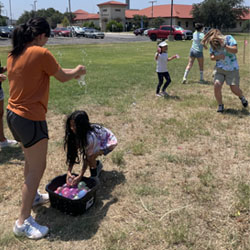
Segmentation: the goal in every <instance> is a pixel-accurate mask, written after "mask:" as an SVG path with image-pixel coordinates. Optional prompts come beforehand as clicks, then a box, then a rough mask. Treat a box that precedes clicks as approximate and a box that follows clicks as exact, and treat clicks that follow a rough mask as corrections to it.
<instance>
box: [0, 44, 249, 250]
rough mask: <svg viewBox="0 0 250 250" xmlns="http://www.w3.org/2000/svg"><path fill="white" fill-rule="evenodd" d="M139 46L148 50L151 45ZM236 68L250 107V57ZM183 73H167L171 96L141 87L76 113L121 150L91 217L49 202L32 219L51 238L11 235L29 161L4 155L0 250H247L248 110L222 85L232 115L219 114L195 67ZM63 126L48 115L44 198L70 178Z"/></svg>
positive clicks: (108, 165) (59, 117) (111, 160)
mask: <svg viewBox="0 0 250 250" xmlns="http://www.w3.org/2000/svg"><path fill="white" fill-rule="evenodd" d="M120 46H121V45H120ZM136 46H138V50H142V49H143V46H152V45H145V44H142V45H140V44H137V45H136ZM152 51H153V49H152ZM152 51H151V54H152V53H153V52H152ZM240 51H241V50H240ZM240 53H241V52H240ZM248 55H249V54H248ZM206 59H207V64H206V79H207V80H211V74H212V64H211V63H210V62H209V61H208V58H206ZM239 62H240V66H241V68H242V71H243V73H242V75H241V82H242V84H241V87H242V89H243V90H244V92H245V94H246V96H247V97H248V99H250V96H249V93H250V80H249V79H250V78H249V57H248V61H247V64H246V65H242V61H241V54H240V56H239ZM186 63H187V60H186V61H185V63H183V66H184V64H186ZM180 69H181V70H180V71H181V73H180V76H178V74H177V73H176V72H174V68H173V69H172V71H170V73H171V72H172V73H171V76H172V78H173V83H172V85H171V86H170V89H169V92H170V95H171V97H170V98H166V99H164V98H162V99H161V98H160V99H159V98H156V97H155V96H154V92H155V86H154V85H153V86H152V87H151V89H148V88H146V90H145V91H144V90H143V89H142V88H141V85H140V86H139V87H138V88H137V87H136V86H134V87H133V93H132V94H131V92H130V91H128V92H127V93H124V96H126V95H128V96H127V97H126V98H124V99H122V98H121V99H117V100H118V101H117V102H116V103H115V104H114V105H111V104H110V102H108V105H104V104H103V103H100V104H98V103H96V102H89V103H88V104H87V105H86V103H85V102H84V101H83V102H81V101H79V103H78V104H77V105H76V106H75V107H76V108H79V109H85V110H86V111H87V112H88V113H89V115H90V120H91V121H95V122H101V123H103V124H104V125H105V126H107V127H108V128H110V129H111V130H113V131H114V133H115V134H116V135H117V137H118V140H119V145H118V147H117V148H116V149H115V151H114V152H112V153H111V154H110V155H108V156H107V157H105V158H104V157H103V158H101V160H102V161H103V164H104V171H103V173H102V176H101V184H102V187H101V188H100V189H99V190H98V192H97V201H96V203H95V205H94V207H92V208H91V209H90V210H89V211H88V212H87V213H85V214H84V215H82V216H78V217H72V216H69V215H64V214H62V213H60V212H59V211H57V210H55V209H53V208H51V207H50V206H49V204H47V205H46V206H42V207H40V208H38V209H37V210H36V211H33V214H34V216H35V218H36V219H37V221H38V222H40V223H42V224H44V225H48V226H49V227H50V235H49V237H47V238H45V239H42V240H39V241H36V242H34V241H30V240H27V239H19V238H15V237H14V236H13V233H12V226H13V223H14V221H15V220H16V218H17V213H18V210H19V207H20V202H21V197H20V189H21V186H22V181H23V177H22V170H23V155H22V153H21V151H20V148H18V147H17V148H11V149H4V150H2V151H1V152H0V154H1V158H0V163H1V170H2V175H1V177H0V183H1V184H0V215H1V226H0V248H1V249H8V250H9V249H13V250H14V249H15V250H16V249H42V250H43V249H98V250H99V249H103V250H125V249H126V250H132V249H133V250H134V249H137V250H145V249H149V250H150V249H161V250H164V249H178V250H182V249H183V250H184V249H197V250H201V249H211V250H215V249H216V250H220V249H221V250H224V249H239V250H246V249H249V248H250V242H249V223H250V217H249V197H250V182H249V180H250V179H249V170H250V143H249V134H250V126H249V119H250V116H249V111H248V110H243V109H242V107H241V104H240V102H239V100H238V99H237V98H236V97H234V96H233V95H232V94H231V93H230V91H229V89H228V87H226V86H224V88H223V96H224V100H225V103H226V108H227V110H226V112H225V113H224V114H218V113H216V103H215V101H214V97H213V86H212V85H211V84H204V85H200V84H197V83H196V82H195V80H193V79H196V78H197V76H196V74H197V70H196V68H194V69H193V71H192V74H193V76H192V75H190V82H189V84H187V85H184V86H182V85H181V84H179V82H180V81H179V80H180V79H181V77H182V73H183V70H184V67H180ZM152 71H153V70H152ZM149 79H151V78H149ZM155 79H156V78H154V80H155ZM192 80H193V81H192ZM141 92H142V93H141ZM64 119H65V115H63V114H60V112H59V113H58V112H53V111H50V112H49V113H48V119H47V120H48V125H49V130H50V141H49V153H48V160H47V170H46V172H45V175H44V177H43V179H42V181H41V185H40V189H41V190H43V189H44V187H45V185H46V184H47V183H48V182H49V181H50V180H51V179H52V178H54V177H55V176H57V175H60V174H63V173H65V170H66V166H65V155H64V152H63V148H62V142H63V133H64V131H63V125H64ZM6 133H7V135H9V132H8V130H7V129H6ZM76 169H77V167H76Z"/></svg>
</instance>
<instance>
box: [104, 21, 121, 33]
mask: <svg viewBox="0 0 250 250" xmlns="http://www.w3.org/2000/svg"><path fill="white" fill-rule="evenodd" d="M106 29H107V31H111V32H121V31H122V30H123V25H122V24H121V23H119V22H117V21H115V20H111V21H109V22H108V23H107V27H106Z"/></svg>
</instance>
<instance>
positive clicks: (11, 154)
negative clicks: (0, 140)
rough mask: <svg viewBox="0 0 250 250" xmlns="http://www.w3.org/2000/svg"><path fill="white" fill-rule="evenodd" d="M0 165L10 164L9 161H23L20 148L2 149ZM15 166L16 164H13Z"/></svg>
mask: <svg viewBox="0 0 250 250" xmlns="http://www.w3.org/2000/svg"><path fill="white" fill-rule="evenodd" d="M0 155H1V157H0V164H4V163H8V164H11V162H10V161H11V160H13V159H17V160H20V161H23V160H24V155H23V151H22V148H21V147H19V146H13V147H6V148H2V149H1V151H0ZM15 164H16V163H15Z"/></svg>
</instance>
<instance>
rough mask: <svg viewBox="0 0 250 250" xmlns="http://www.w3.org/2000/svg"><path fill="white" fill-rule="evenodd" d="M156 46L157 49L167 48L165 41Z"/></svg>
mask: <svg viewBox="0 0 250 250" xmlns="http://www.w3.org/2000/svg"><path fill="white" fill-rule="evenodd" d="M158 46H159V47H165V46H168V44H167V43H166V42H165V41H163V42H161V43H159V45H158Z"/></svg>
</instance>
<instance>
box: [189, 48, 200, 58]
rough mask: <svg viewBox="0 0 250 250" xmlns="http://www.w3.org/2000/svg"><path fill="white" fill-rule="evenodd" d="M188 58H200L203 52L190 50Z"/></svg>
mask: <svg viewBox="0 0 250 250" xmlns="http://www.w3.org/2000/svg"><path fill="white" fill-rule="evenodd" d="M189 56H190V57H195V58H201V57H203V52H200V51H197V50H194V49H192V48H191V49H190V54H189Z"/></svg>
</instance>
